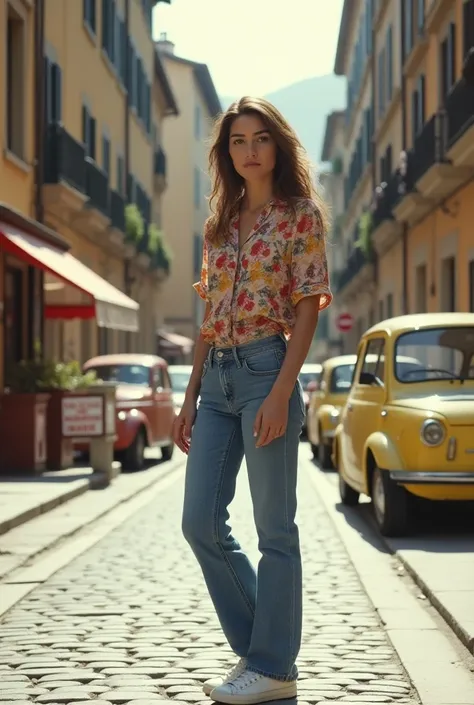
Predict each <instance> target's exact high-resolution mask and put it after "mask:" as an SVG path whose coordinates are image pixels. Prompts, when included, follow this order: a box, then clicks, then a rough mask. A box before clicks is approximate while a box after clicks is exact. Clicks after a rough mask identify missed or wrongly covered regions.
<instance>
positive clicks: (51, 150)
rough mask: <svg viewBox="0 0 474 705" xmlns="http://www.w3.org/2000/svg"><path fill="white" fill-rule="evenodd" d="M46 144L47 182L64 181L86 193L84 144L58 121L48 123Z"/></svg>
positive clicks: (45, 177)
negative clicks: (77, 140)
mask: <svg viewBox="0 0 474 705" xmlns="http://www.w3.org/2000/svg"><path fill="white" fill-rule="evenodd" d="M45 146H46V149H45V174H44V179H45V183H47V184H58V183H59V182H60V181H64V182H66V183H67V184H69V185H70V186H72V187H73V188H75V189H77V190H78V191H81V192H82V193H86V162H85V156H86V155H85V150H84V146H83V145H82V144H81V143H80V142H76V140H75V139H74V138H73V137H71V135H70V134H69V133H68V132H66V130H65V129H64V127H63V126H62V125H59V124H57V123H54V124H51V125H48V127H47V129H46V145H45Z"/></svg>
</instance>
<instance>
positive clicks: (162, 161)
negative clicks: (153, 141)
mask: <svg viewBox="0 0 474 705" xmlns="http://www.w3.org/2000/svg"><path fill="white" fill-rule="evenodd" d="M155 174H156V175H157V176H165V177H166V154H165V152H164V150H163V149H162V148H161V147H158V149H157V150H156V151H155Z"/></svg>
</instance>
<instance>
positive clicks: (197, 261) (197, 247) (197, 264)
mask: <svg viewBox="0 0 474 705" xmlns="http://www.w3.org/2000/svg"><path fill="white" fill-rule="evenodd" d="M201 264H202V237H201V235H194V274H199V273H200V271H201Z"/></svg>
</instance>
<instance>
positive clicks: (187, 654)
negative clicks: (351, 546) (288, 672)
mask: <svg viewBox="0 0 474 705" xmlns="http://www.w3.org/2000/svg"><path fill="white" fill-rule="evenodd" d="M307 472H308V471H307V470H304V471H303V472H302V473H301V479H300V508H299V524H300V528H301V534H302V543H303V553H304V561H305V563H304V565H305V575H304V580H305V629H304V637H303V647H302V650H301V653H300V658H299V668H300V672H301V673H300V678H301V681H300V684H299V702H300V703H304V702H307V703H318V704H324V703H326V705H327V703H334V702H342V703H345V705H350V704H352V705H356V704H357V705H364V704H365V705H369V703H370V704H373V703H400V704H402V703H404V704H405V705H407V704H408V703H410V704H412V705H414V704H415V703H419V700H418V699H417V696H416V694H414V692H413V690H412V688H411V684H410V681H409V678H408V676H407V675H406V673H405V672H404V670H403V668H402V667H401V665H400V663H399V662H398V659H397V657H396V654H395V652H394V650H393V648H392V647H391V645H390V643H389V641H388V638H387V637H386V634H385V632H384V629H383V627H382V626H381V624H380V623H379V621H378V618H377V616H376V613H375V611H374V609H373V607H372V605H371V603H370V602H369V600H368V598H367V597H366V595H365V593H364V591H363V589H362V587H361V584H360V583H359V580H358V577H357V575H356V574H355V571H354V569H353V567H352V564H351V563H350V560H349V558H348V556H347V554H346V552H345V549H344V547H343V545H342V543H341V541H340V539H339V537H338V536H337V534H336V532H335V530H334V528H333V525H332V523H331V521H330V519H329V517H328V516H327V514H326V512H325V510H324V509H323V507H322V504H321V503H320V501H319V500H318V497H317V495H316V491H315V489H314V486H313V485H312V483H311V482H310V480H309V478H308V475H307ZM182 484H183V483H182V477H181V476H180V477H179V479H178V480H177V481H176V482H174V483H173V484H172V485H171V486H168V487H167V488H166V489H164V491H163V493H162V494H159V495H157V496H158V499H156V500H154V501H153V502H151V503H150V504H148V505H147V506H146V508H145V509H144V510H142V511H140V512H138V513H137V514H135V515H134V516H132V518H130V519H129V520H128V521H127V522H125V523H124V524H123V525H122V526H121V527H120V528H119V529H118V530H115V531H113V532H112V533H111V534H109V535H108V536H106V537H105V538H104V539H102V541H101V542H100V543H99V544H97V545H96V546H95V547H94V548H92V549H91V550H89V551H88V552H87V553H86V554H84V555H82V556H80V557H79V558H78V559H76V560H74V561H73V562H72V563H71V564H70V565H69V566H67V567H66V568H65V569H63V570H61V571H60V572H59V573H57V574H55V575H53V577H52V578H50V579H49V580H48V581H47V582H46V583H45V584H44V585H43V586H41V587H39V588H37V589H36V590H34V591H33V592H32V593H30V594H29V595H28V596H27V597H25V598H24V599H23V600H22V601H21V602H19V603H18V604H17V605H16V607H14V608H13V609H12V610H11V611H10V612H8V613H7V614H6V615H5V617H4V619H3V622H2V624H1V625H0V701H2V702H11V703H13V702H15V703H16V705H21V704H22V703H23V702H24V703H26V702H29V703H31V702H37V703H80V702H82V701H84V702H85V701H89V700H92V699H94V700H95V702H96V703H97V705H105V703H126V702H129V701H131V700H133V701H135V703H136V705H139V704H140V703H145V702H158V701H162V702H164V701H167V700H168V699H171V700H174V701H175V702H177V703H199V702H201V701H202V702H209V701H208V700H206V698H205V696H204V695H203V693H202V691H201V686H200V684H201V683H202V682H203V681H204V680H206V679H207V678H210V677H212V676H216V675H219V674H221V673H224V672H225V671H226V669H227V668H228V667H229V666H231V665H233V662H234V659H233V657H232V654H231V653H230V651H229V649H228V647H227V646H226V644H225V639H224V638H223V636H222V634H221V632H220V630H219V626H218V624H217V621H216V619H215V617H214V614H213V610H212V607H211V604H210V601H209V599H208V597H207V593H206V590H205V587H204V584H203V580H202V578H201V574H200V571H199V569H198V567H197V565H196V563H195V560H194V558H193V556H192V555H191V552H190V550H189V549H188V547H187V545H186V544H185V542H184V540H183V539H182V537H181V533H180V512H181V501H182ZM232 514H233V526H234V528H235V533H236V534H237V535H238V536H239V538H240V539H241V541H242V542H243V544H244V546H245V547H246V548H249V549H250V553H251V555H252V556H253V557H254V558H255V559H257V557H258V554H257V552H256V549H255V535H254V530H253V523H252V519H251V508H250V503H249V497H248V489H247V482H246V479H245V475H244V473H242V480H241V481H240V486H239V491H238V496H237V499H236V500H235V502H234V505H233V508H232ZM275 589H277V587H276V586H275Z"/></svg>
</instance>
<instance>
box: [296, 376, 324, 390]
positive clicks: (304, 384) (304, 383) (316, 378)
mask: <svg viewBox="0 0 474 705" xmlns="http://www.w3.org/2000/svg"><path fill="white" fill-rule="evenodd" d="M320 379H321V372H300V382H301V386H302V387H303V389H306V388H307V387H308V384H309V383H310V382H319V380H320Z"/></svg>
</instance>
